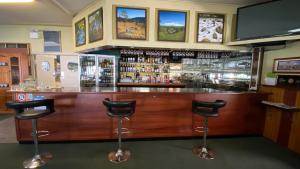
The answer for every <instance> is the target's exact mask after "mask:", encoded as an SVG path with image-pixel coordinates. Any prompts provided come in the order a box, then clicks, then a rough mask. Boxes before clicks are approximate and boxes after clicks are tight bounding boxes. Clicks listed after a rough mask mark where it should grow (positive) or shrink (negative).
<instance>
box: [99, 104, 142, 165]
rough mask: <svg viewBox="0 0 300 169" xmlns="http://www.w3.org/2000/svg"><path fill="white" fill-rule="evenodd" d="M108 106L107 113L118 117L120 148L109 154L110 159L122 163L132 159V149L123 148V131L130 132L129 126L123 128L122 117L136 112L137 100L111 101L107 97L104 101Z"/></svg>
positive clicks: (126, 117) (125, 117)
mask: <svg viewBox="0 0 300 169" xmlns="http://www.w3.org/2000/svg"><path fill="white" fill-rule="evenodd" d="M102 103H103V104H104V106H106V108H107V115H108V116H110V117H112V118H113V117H116V118H118V129H117V134H118V150H117V151H113V152H110V153H109V154H108V159H109V161H111V162H113V163H121V162H124V161H127V160H129V159H130V156H131V154H130V151H129V150H124V149H123V148H122V133H128V132H129V131H128V129H127V128H122V119H123V118H124V119H128V117H130V116H131V115H133V114H134V112H135V105H136V101H111V100H110V99H109V98H105V99H104V100H103V102H102Z"/></svg>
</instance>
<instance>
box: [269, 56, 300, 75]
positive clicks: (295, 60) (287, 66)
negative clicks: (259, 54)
mask: <svg viewBox="0 0 300 169" xmlns="http://www.w3.org/2000/svg"><path fill="white" fill-rule="evenodd" d="M273 72H274V73H300V57H291V58H278V59H274V64H273Z"/></svg>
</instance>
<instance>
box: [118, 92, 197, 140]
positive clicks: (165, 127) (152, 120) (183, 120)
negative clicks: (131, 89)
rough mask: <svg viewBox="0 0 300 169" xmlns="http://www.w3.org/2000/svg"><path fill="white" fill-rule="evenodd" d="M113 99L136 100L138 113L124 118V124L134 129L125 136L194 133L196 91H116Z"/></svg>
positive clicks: (185, 134)
mask: <svg viewBox="0 0 300 169" xmlns="http://www.w3.org/2000/svg"><path fill="white" fill-rule="evenodd" d="M113 98H114V100H136V102H137V105H136V112H135V114H134V115H133V116H132V117H131V118H130V120H124V127H127V128H128V129H129V130H130V131H131V132H130V133H129V134H126V135H124V137H127V138H145V137H148V138H150V137H176V136H190V135H191V128H192V126H191V124H192V123H191V121H192V118H191V117H192V113H191V110H192V100H193V98H194V95H193V94H180V93H178V94H174V93H172V94H166V93H153V94H143V93H135V94H114V96H113ZM174 98H176V99H174ZM114 126H116V124H114Z"/></svg>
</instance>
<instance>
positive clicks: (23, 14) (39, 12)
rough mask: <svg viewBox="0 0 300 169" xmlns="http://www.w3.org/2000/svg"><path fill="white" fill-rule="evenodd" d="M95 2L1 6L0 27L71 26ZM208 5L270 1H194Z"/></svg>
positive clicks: (54, 0)
mask: <svg viewBox="0 0 300 169" xmlns="http://www.w3.org/2000/svg"><path fill="white" fill-rule="evenodd" d="M93 1H95V0H35V1H34V2H33V3H28V4H25V3H23V4H0V25H4V24H6V25H7V24H43V25H63V26H70V25H71V23H72V17H73V16H74V15H76V13H78V12H79V11H80V10H82V9H83V8H85V7H86V6H88V5H89V4H90V3H92V2H93ZM192 1H198V2H208V3H223V4H224V3H228V4H238V5H246V4H254V3H257V2H264V1H268V0H192Z"/></svg>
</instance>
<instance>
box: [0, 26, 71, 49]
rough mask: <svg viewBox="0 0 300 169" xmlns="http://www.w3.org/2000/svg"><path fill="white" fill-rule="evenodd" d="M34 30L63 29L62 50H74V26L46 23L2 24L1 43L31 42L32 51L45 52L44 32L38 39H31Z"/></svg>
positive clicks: (0, 30)
mask: <svg viewBox="0 0 300 169" xmlns="http://www.w3.org/2000/svg"><path fill="white" fill-rule="evenodd" d="M32 30H39V31H43V30H49V31H61V44H62V52H64V53H66V52H67V53H69V52H73V50H74V47H73V35H72V27H64V26H44V25H0V43H30V47H31V52H32V53H41V52H44V46H43V45H44V39H43V33H42V32H40V33H39V34H40V37H39V38H38V39H30V38H29V32H30V31H32Z"/></svg>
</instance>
